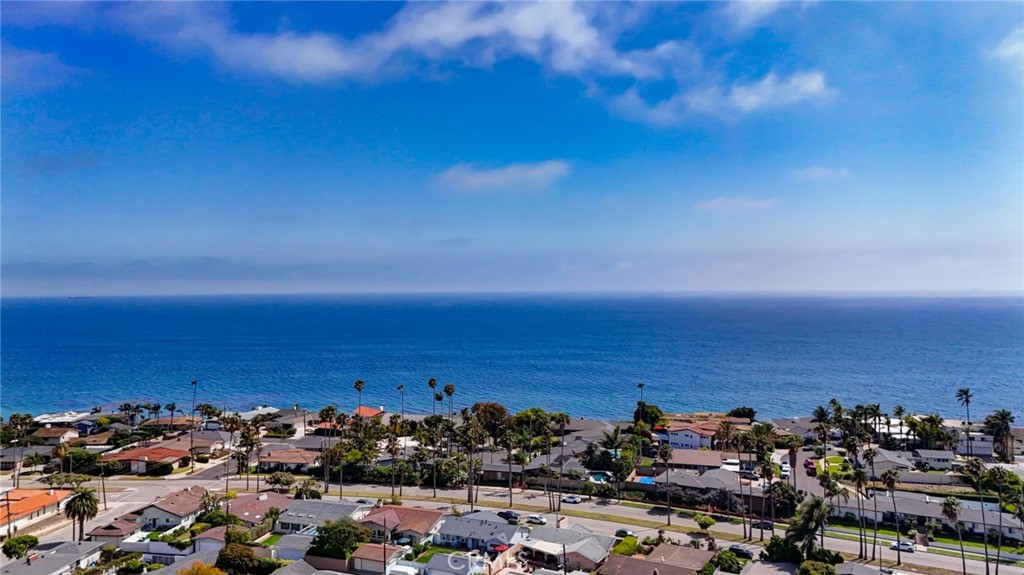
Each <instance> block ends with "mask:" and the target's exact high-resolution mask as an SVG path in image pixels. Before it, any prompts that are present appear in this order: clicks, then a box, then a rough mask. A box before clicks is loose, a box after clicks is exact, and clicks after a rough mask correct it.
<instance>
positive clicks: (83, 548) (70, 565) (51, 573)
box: [3, 541, 106, 575]
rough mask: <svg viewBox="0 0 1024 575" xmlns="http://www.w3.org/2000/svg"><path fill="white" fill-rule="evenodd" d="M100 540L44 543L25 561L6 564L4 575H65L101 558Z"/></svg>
mask: <svg viewBox="0 0 1024 575" xmlns="http://www.w3.org/2000/svg"><path fill="white" fill-rule="evenodd" d="M104 545H106V544H105V543H103V542H100V541H77V542H70V541H64V542H56V543H43V544H41V545H39V546H38V547H36V548H35V549H33V550H31V551H30V552H29V554H28V556H27V557H26V558H25V560H24V561H16V562H15V561H12V562H10V563H8V564H7V565H4V569H3V574H4V575H65V574H68V573H72V572H73V571H75V570H77V569H85V568H87V567H89V566H91V565H94V564H95V563H97V562H98V561H99V560H100V553H101V552H102V551H103V546H104Z"/></svg>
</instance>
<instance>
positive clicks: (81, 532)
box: [78, 515, 85, 541]
mask: <svg viewBox="0 0 1024 575" xmlns="http://www.w3.org/2000/svg"><path fill="white" fill-rule="evenodd" d="M78 540H79V541H85V516H84V515H82V516H81V517H79V518H78Z"/></svg>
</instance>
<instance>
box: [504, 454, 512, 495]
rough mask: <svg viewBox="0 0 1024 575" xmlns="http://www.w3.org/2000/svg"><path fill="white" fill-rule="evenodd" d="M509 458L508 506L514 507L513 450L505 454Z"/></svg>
mask: <svg viewBox="0 0 1024 575" xmlns="http://www.w3.org/2000/svg"><path fill="white" fill-rule="evenodd" d="M505 455H506V457H508V506H509V507H512V449H511V448H509V449H508V450H507V451H506V452H505Z"/></svg>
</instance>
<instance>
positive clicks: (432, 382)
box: [427, 377, 437, 415]
mask: <svg viewBox="0 0 1024 575" xmlns="http://www.w3.org/2000/svg"><path fill="white" fill-rule="evenodd" d="M427 387H429V388H430V415H437V399H436V398H435V397H434V395H435V391H436V390H437V379H435V378H433V377H432V378H430V379H429V380H427Z"/></svg>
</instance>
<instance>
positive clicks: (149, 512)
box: [135, 486, 206, 531]
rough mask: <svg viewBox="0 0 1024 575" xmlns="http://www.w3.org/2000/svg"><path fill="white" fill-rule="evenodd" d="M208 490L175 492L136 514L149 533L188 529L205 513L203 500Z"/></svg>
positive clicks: (190, 488) (197, 489)
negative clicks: (181, 528) (179, 528)
mask: <svg viewBox="0 0 1024 575" xmlns="http://www.w3.org/2000/svg"><path fill="white" fill-rule="evenodd" d="M205 493H206V489H204V488H202V487H199V486H194V487H189V488H187V489H182V490H181V491H175V492H174V493H171V494H168V495H166V496H164V497H161V498H160V499H157V500H156V501H154V502H153V503H150V504H149V505H147V506H145V507H143V508H142V509H139V510H138V511H136V512H135V514H136V515H138V516H139V522H140V523H142V524H143V525H144V529H146V530H149V531H154V530H160V531H166V530H168V529H177V528H178V527H188V526H189V525H192V523H194V522H195V520H196V517H198V516H199V515H200V514H201V513H202V512H203V505H202V498H203V494H205Z"/></svg>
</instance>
